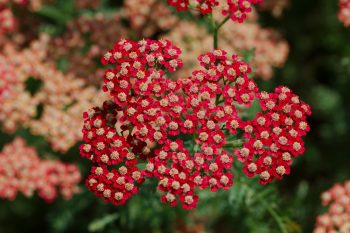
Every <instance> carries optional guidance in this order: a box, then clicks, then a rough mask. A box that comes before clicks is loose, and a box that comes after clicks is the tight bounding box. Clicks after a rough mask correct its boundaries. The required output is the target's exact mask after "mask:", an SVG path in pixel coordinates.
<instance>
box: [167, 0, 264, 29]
mask: <svg viewBox="0 0 350 233" xmlns="http://www.w3.org/2000/svg"><path fill="white" fill-rule="evenodd" d="M262 1H263V0H225V1H220V0H195V1H193V5H194V6H195V7H196V8H197V9H199V11H200V13H201V14H204V15H207V14H210V13H212V11H213V10H214V9H215V8H220V9H223V10H222V14H223V15H224V16H229V17H230V18H231V20H233V21H237V22H240V23H242V22H243V21H244V20H245V19H246V18H247V14H248V13H249V12H251V11H252V6H253V5H255V4H258V3H260V2H262ZM190 2H191V1H189V0H168V4H169V5H171V6H175V7H176V9H177V10H178V11H187V10H188V8H189V6H190Z"/></svg>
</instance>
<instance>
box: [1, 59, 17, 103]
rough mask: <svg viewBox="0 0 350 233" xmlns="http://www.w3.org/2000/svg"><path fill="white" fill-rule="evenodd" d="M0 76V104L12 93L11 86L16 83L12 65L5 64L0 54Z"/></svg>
mask: <svg viewBox="0 0 350 233" xmlns="http://www.w3.org/2000/svg"><path fill="white" fill-rule="evenodd" d="M0 77H1V79H0V104H3V102H4V100H5V99H6V98H9V96H12V95H13V93H12V92H13V91H14V90H12V86H14V85H15V84H16V83H17V77H16V76H15V75H14V67H13V66H11V65H10V64H7V62H6V59H5V58H4V57H3V56H0Z"/></svg>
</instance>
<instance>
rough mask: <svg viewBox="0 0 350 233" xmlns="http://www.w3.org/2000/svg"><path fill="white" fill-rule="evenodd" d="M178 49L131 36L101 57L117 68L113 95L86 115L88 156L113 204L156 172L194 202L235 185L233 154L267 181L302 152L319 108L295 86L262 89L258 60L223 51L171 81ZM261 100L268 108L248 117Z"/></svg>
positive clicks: (178, 195) (92, 182)
mask: <svg viewBox="0 0 350 233" xmlns="http://www.w3.org/2000/svg"><path fill="white" fill-rule="evenodd" d="M180 54H181V50H180V49H179V48H177V47H175V46H174V45H172V44H171V42H170V41H167V40H142V41H139V42H134V41H131V40H125V39H123V40H120V41H118V42H117V43H116V44H115V46H114V48H113V49H111V50H110V51H108V52H107V53H106V54H105V55H104V57H103V58H102V63H103V64H106V65H107V64H108V65H109V66H111V65H113V67H112V68H110V69H108V70H106V73H105V76H104V84H103V90H104V91H106V92H109V93H110V95H111V97H112V100H110V101H106V102H105V103H104V104H103V106H101V107H94V108H92V109H90V110H88V111H87V112H86V113H85V114H84V119H85V123H84V128H83V133H84V141H85V143H84V144H83V145H81V154H82V156H83V157H86V158H88V159H90V160H91V161H92V162H93V163H94V164H95V166H94V167H93V168H92V170H91V174H90V176H89V177H88V178H87V186H88V187H89V189H90V190H91V191H93V192H94V193H95V194H96V195H97V196H101V197H102V198H103V199H104V200H105V201H109V202H112V203H114V204H116V205H119V204H123V203H124V202H125V201H126V200H127V199H128V198H130V197H131V196H132V195H133V194H135V193H137V192H138V189H139V187H140V184H141V183H142V182H143V181H144V180H145V179H146V178H156V179H157V180H158V181H159V184H158V189H159V190H160V191H161V192H162V193H163V194H162V201H163V202H164V203H168V204H170V205H171V206H173V205H176V204H177V203H178V202H181V203H182V206H183V208H185V209H192V208H195V207H196V203H197V201H198V196H197V194H196V192H197V189H199V190H202V189H211V191H213V192H215V191H217V190H218V189H224V190H227V189H229V188H230V187H231V186H232V184H233V174H232V164H233V161H234V157H236V158H237V160H238V161H239V162H241V163H244V169H243V171H244V173H245V174H246V175H248V176H250V177H252V176H254V175H257V176H259V177H260V183H261V184H266V183H269V182H271V181H272V180H273V179H274V178H277V179H281V178H282V177H283V175H285V174H289V170H290V168H289V167H290V164H291V163H292V159H293V158H294V157H296V156H298V155H300V154H302V153H303V151H304V144H303V141H302V136H304V135H305V134H306V133H307V131H308V130H309V126H308V124H307V122H306V117H307V116H308V115H310V113H311V112H310V107H309V106H308V105H307V104H305V103H304V102H302V101H300V100H299V98H298V96H296V95H295V94H293V93H292V92H291V90H289V89H288V88H286V87H278V88H276V90H275V92H274V93H270V94H269V93H266V92H259V90H258V87H257V85H256V84H255V82H254V81H253V80H252V79H250V78H249V77H248V74H249V73H250V72H251V68H250V66H249V65H248V64H246V63H244V62H243V61H242V60H240V58H239V57H238V56H236V55H232V56H229V55H228V54H226V52H225V51H224V50H219V49H218V50H214V51H213V52H210V53H206V54H203V55H201V56H199V57H198V61H199V63H200V67H201V68H200V69H197V70H194V71H193V72H192V74H190V75H189V77H184V78H178V79H170V78H169V77H168V76H169V75H171V74H170V73H172V72H175V71H176V70H177V69H179V68H180V67H181V66H182V60H181V59H180V58H179V55H180ZM255 99H258V100H259V102H260V106H261V109H262V112H261V113H258V114H257V115H256V117H255V119H253V120H245V119H244V118H243V117H242V116H243V115H244V114H242V112H244V111H245V110H246V109H247V108H248V107H249V106H250V105H251V104H252V102H253V101H254V100H255ZM238 139H240V141H241V142H242V144H243V146H242V148H237V149H235V150H234V148H233V146H232V145H233V144H235V143H237V140H238ZM142 164H144V166H143V167H142Z"/></svg>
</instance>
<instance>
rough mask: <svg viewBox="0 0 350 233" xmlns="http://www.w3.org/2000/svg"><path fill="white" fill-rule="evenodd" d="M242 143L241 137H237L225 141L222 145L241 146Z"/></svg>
mask: <svg viewBox="0 0 350 233" xmlns="http://www.w3.org/2000/svg"><path fill="white" fill-rule="evenodd" d="M243 143H244V142H243V141H242V140H241V139H238V140H234V141H229V142H226V144H225V145H224V146H225V147H234V148H237V147H241V146H242V145H243Z"/></svg>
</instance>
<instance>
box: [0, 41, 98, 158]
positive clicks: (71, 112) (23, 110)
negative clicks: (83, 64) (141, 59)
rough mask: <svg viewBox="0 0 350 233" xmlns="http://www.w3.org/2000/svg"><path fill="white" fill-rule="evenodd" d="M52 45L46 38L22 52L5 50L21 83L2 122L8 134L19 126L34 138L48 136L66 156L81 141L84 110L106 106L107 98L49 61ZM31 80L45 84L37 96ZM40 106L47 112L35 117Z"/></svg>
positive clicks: (3, 110) (7, 64)
mask: <svg viewBox="0 0 350 233" xmlns="http://www.w3.org/2000/svg"><path fill="white" fill-rule="evenodd" d="M49 42H50V38H49V37H47V36H42V37H41V38H40V39H39V40H38V41H35V42H33V43H32V44H31V46H30V47H29V48H27V49H23V50H21V51H18V50H17V49H16V48H15V47H13V46H11V45H7V46H6V47H5V49H4V55H5V56H4V59H5V63H3V65H4V66H5V67H11V66H12V67H13V68H12V69H13V72H14V77H16V78H17V80H18V82H17V83H16V84H15V85H12V87H11V88H12V92H14V93H15V96H8V97H7V98H6V100H4V104H3V106H2V108H1V109H0V121H1V122H2V125H3V127H4V130H5V131H7V132H10V133H11V132H13V131H14V130H15V129H16V128H17V126H22V127H26V128H29V129H30V130H31V131H32V132H33V133H34V134H39V135H43V136H45V137H46V139H47V140H48V141H49V142H50V143H51V144H52V146H53V149H54V150H57V151H61V152H65V151H67V150H68V149H69V148H71V147H72V146H73V145H74V144H75V143H76V142H78V141H79V140H80V139H81V133H80V127H81V116H82V113H83V112H84V109H86V107H89V106H93V105H96V104H98V103H100V102H103V100H104V99H105V97H104V94H103V93H102V91H100V90H98V89H96V88H95V87H93V86H89V85H87V84H86V83H85V82H84V81H83V79H78V78H76V77H75V76H73V75H71V74H69V73H68V74H63V73H62V72H60V71H58V70H57V69H56V67H55V64H53V62H52V61H50V60H47V57H48V56H49V53H48V49H47V48H48V44H49ZM0 67H1V63H0ZM29 77H32V78H34V79H36V80H39V81H40V82H41V86H40V87H39V89H38V90H37V91H36V92H35V93H33V94H31V93H29V92H28V90H26V85H25V81H26V80H27V79H28V78H29ZM39 104H40V105H41V106H42V108H43V112H42V115H41V116H37V117H35V116H36V115H37V108H38V106H39Z"/></svg>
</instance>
